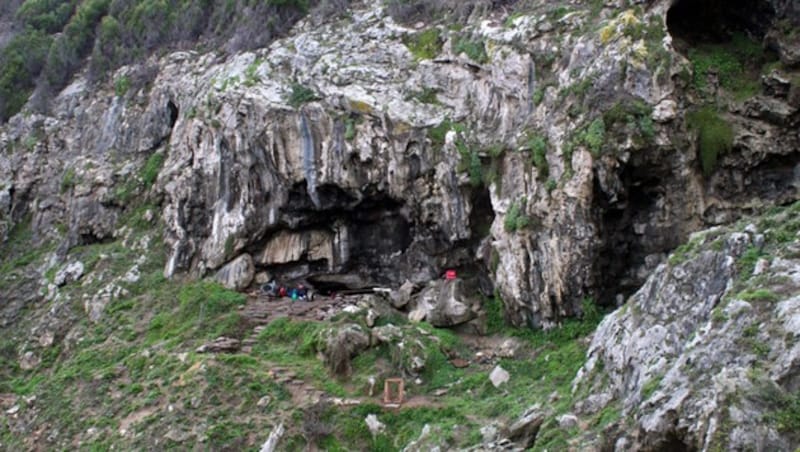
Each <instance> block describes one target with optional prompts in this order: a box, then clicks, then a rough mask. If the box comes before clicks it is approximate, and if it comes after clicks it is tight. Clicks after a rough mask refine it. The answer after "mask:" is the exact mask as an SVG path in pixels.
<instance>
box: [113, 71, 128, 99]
mask: <svg viewBox="0 0 800 452" xmlns="http://www.w3.org/2000/svg"><path fill="white" fill-rule="evenodd" d="M130 87H131V80H130V79H129V78H128V77H127V76H125V75H123V76H121V77H119V78H117V79H116V80H114V93H115V94H116V95H117V96H119V97H122V96H124V95H125V93H127V92H128V89H130Z"/></svg>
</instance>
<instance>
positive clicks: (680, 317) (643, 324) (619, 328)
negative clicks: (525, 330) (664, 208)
mask: <svg viewBox="0 0 800 452" xmlns="http://www.w3.org/2000/svg"><path fill="white" fill-rule="evenodd" d="M798 207H800V205H798V204H795V205H794V206H793V207H792V208H791V209H787V210H786V211H783V212H778V213H777V214H774V215H773V216H768V217H764V218H761V219H760V220H759V221H756V222H753V223H750V224H739V225H738V226H737V227H735V228H733V230H725V229H722V228H715V229H711V230H707V231H703V232H700V233H697V234H695V235H693V237H692V240H691V241H690V243H689V245H688V246H686V247H683V248H682V249H681V250H680V251H679V252H678V253H676V254H675V255H673V256H671V257H670V259H669V262H668V263H665V264H663V265H661V266H659V267H658V268H657V269H656V271H655V272H653V274H652V275H651V276H650V278H648V280H647V282H646V283H645V284H644V286H643V287H642V288H641V289H640V290H639V291H638V292H637V293H636V294H635V295H634V296H632V297H631V298H630V300H628V302H627V304H626V305H625V306H624V307H623V308H622V309H619V310H617V311H616V312H614V313H613V314H611V315H609V316H608V317H607V318H606V319H604V320H603V322H602V323H601V324H600V326H599V328H598V329H597V331H596V333H595V335H594V340H593V341H592V344H591V346H590V348H589V353H588V361H587V363H586V365H585V366H584V368H583V369H582V371H581V372H579V374H578V377H577V379H576V381H575V383H574V388H575V390H576V391H586V392H585V394H586V396H585V398H584V400H583V401H582V402H580V403H579V404H578V405H577V407H578V409H579V411H581V412H582V413H583V414H588V413H596V412H597V411H598V410H600V409H602V408H604V407H606V406H610V405H614V406H617V407H618V408H619V409H620V410H621V412H622V415H623V418H624V419H626V421H625V422H624V423H623V424H624V425H623V424H621V425H618V426H617V427H616V428H612V429H608V432H609V435H608V438H607V441H608V442H610V443H611V444H614V448H615V449H616V450H631V449H636V450H666V449H668V450H709V449H713V447H715V446H714V445H720V444H725V445H727V446H726V447H727V448H728V449H733V450H745V449H755V450H793V449H794V448H795V447H796V444H797V440H798V438H797V431H796V429H794V427H792V424H791V421H789V420H788V419H790V418H792V417H793V416H796V414H787V413H792V411H790V410H791V408H789V406H790V404H791V403H792V402H789V400H791V398H792V397H795V396H794V395H793V394H796V392H797V385H798V382H799V381H800V380H798V378H800V373H799V372H798V370H799V369H800V366H798V364H800V342H798V340H797V338H798V329H797V325H798V322H800V298H798V293H800V285H799V284H800V278H799V276H800V261H798V259H797V257H798V251H799V250H800V248H798V236H797V230H796V225H797V221H798V220H797V218H798V217H797V214H798V210H800V209H798ZM785 232H788V233H785ZM759 256H760V257H759ZM787 416H788V417H787ZM609 438H610V439H609Z"/></svg>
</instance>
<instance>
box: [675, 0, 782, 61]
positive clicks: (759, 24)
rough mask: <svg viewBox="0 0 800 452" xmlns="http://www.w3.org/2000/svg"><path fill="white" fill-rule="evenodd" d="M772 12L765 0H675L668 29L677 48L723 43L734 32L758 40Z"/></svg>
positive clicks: (765, 29) (731, 37) (772, 14)
mask: <svg viewBox="0 0 800 452" xmlns="http://www.w3.org/2000/svg"><path fill="white" fill-rule="evenodd" d="M774 15H775V12H774V11H773V9H772V7H771V6H770V3H769V2H768V1H766V0H677V1H675V2H674V3H673V5H672V7H671V8H670V9H669V11H668V12H667V28H668V29H669V33H670V35H672V38H673V42H674V43H675V45H676V48H678V50H683V51H685V50H686V49H687V48H689V47H696V46H697V45H700V44H724V43H728V42H730V41H731V40H732V39H733V38H734V36H736V35H737V34H743V35H746V36H748V37H750V38H751V39H754V40H756V41H761V39H762V38H763V37H764V34H765V33H766V31H767V28H768V27H769V26H770V25H771V23H772V20H773V18H774Z"/></svg>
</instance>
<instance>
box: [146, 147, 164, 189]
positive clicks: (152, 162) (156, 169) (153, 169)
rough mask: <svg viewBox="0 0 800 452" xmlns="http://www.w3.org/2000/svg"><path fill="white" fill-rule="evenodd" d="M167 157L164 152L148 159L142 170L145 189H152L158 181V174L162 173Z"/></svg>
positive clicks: (152, 155)
mask: <svg viewBox="0 0 800 452" xmlns="http://www.w3.org/2000/svg"><path fill="white" fill-rule="evenodd" d="M166 158H167V157H166V155H165V154H164V153H163V152H156V153H154V154H151V155H150V157H148V158H147V162H145V164H144V168H142V176H141V177H142V183H143V184H144V186H145V188H150V187H152V186H153V184H154V183H155V181H156V179H158V174H159V173H160V172H161V167H162V166H164V160H165V159H166Z"/></svg>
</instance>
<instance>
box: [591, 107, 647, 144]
mask: <svg viewBox="0 0 800 452" xmlns="http://www.w3.org/2000/svg"><path fill="white" fill-rule="evenodd" d="M652 111H653V109H652V108H651V107H650V106H649V105H647V104H645V103H644V102H642V101H641V100H638V99H635V100H625V101H618V102H616V103H615V104H614V105H613V106H612V107H611V108H610V109H608V110H607V111H606V112H604V113H603V123H604V124H605V129H606V130H608V131H611V132H612V133H616V134H617V135H624V136H629V135H636V136H637V137H638V138H639V139H640V140H641V141H642V142H643V143H650V142H652V141H653V138H655V125H654V124H653V120H652V119H651V118H650V114H651V113H652Z"/></svg>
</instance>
